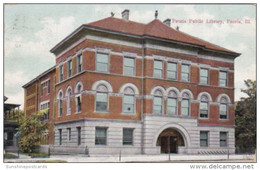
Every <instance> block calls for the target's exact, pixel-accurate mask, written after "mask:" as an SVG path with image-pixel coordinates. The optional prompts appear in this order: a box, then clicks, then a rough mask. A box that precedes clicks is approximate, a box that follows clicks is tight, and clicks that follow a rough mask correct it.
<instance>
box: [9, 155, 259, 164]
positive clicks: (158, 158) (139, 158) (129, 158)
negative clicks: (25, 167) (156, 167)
mask: <svg viewBox="0 0 260 170" xmlns="http://www.w3.org/2000/svg"><path fill="white" fill-rule="evenodd" d="M55 160H63V161H67V162H167V161H169V160H170V161H171V162H175V161H176V162H181V161H184V162H189V161H190V162H194V161H195V162H200V161H203V162H205V161H219V162H221V161H222V162H224V161H227V160H228V161H230V162H232V161H238V160H241V161H240V162H243V161H244V162H248V161H249V160H251V161H253V160H254V155H229V158H228V156H227V155H177V154H171V155H170V156H169V155H167V154H165V155H122V156H121V158H120V157H119V156H115V155H113V156H101V155H99V156H97V155H96V156H90V157H87V156H85V155H51V156H50V158H30V157H29V156H26V155H23V154H20V158H19V159H5V160H4V162H5V163H8V162H23V163H26V162H37V161H55Z"/></svg>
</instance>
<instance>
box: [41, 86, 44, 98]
mask: <svg viewBox="0 0 260 170" xmlns="http://www.w3.org/2000/svg"><path fill="white" fill-rule="evenodd" d="M43 86H44V84H41V96H43Z"/></svg>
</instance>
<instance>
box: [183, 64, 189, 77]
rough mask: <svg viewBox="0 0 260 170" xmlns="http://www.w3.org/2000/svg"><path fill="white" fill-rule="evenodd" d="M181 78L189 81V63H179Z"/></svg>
mask: <svg viewBox="0 0 260 170" xmlns="http://www.w3.org/2000/svg"><path fill="white" fill-rule="evenodd" d="M181 80H182V81H189V80H190V68H189V65H186V64H182V65H181Z"/></svg>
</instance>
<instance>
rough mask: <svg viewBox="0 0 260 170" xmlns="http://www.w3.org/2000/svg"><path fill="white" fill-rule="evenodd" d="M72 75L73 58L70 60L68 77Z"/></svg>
mask: <svg viewBox="0 0 260 170" xmlns="http://www.w3.org/2000/svg"><path fill="white" fill-rule="evenodd" d="M71 76H72V60H70V61H68V78H69V77H71Z"/></svg>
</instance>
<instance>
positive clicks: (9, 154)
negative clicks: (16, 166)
mask: <svg viewBox="0 0 260 170" xmlns="http://www.w3.org/2000/svg"><path fill="white" fill-rule="evenodd" d="M4 158H5V159H14V158H18V156H16V155H14V154H11V153H6V154H4Z"/></svg>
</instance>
